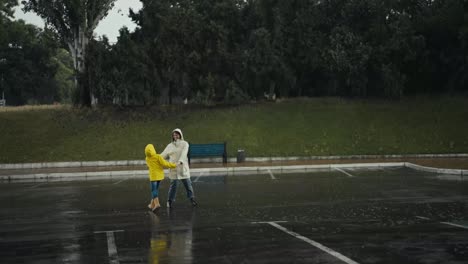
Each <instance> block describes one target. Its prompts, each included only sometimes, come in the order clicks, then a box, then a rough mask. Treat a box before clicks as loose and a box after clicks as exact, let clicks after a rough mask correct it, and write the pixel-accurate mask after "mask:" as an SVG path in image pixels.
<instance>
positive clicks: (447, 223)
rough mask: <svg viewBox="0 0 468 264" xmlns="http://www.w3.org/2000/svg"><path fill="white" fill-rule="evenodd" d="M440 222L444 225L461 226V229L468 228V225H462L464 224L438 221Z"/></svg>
mask: <svg viewBox="0 0 468 264" xmlns="http://www.w3.org/2000/svg"><path fill="white" fill-rule="evenodd" d="M440 223H441V224H445V225H451V226H455V227H460V228H463V229H468V226H464V225H459V224H454V223H450V222H440Z"/></svg>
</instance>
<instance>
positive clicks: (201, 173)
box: [193, 171, 203, 182]
mask: <svg viewBox="0 0 468 264" xmlns="http://www.w3.org/2000/svg"><path fill="white" fill-rule="evenodd" d="M202 175H203V171H202V172H200V174H199V175H198V177H197V178H196V179H195V180H194V181H193V182H198V179H200V177H201V176H202Z"/></svg>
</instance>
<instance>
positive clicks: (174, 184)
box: [167, 178, 193, 202]
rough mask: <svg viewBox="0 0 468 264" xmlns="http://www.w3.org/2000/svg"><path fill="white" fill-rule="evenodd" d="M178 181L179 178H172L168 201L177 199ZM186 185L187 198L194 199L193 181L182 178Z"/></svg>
mask: <svg viewBox="0 0 468 264" xmlns="http://www.w3.org/2000/svg"><path fill="white" fill-rule="evenodd" d="M177 181H178V180H171V185H170V186H169V193H168V198H167V200H168V201H171V202H173V201H175V196H176V191H177ZM180 181H181V182H182V183H183V184H184V187H185V190H186V191H187V198H189V199H192V198H193V187H192V181H191V180H190V178H189V179H181V180H180Z"/></svg>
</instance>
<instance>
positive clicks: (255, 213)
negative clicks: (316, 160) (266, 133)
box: [0, 169, 468, 264]
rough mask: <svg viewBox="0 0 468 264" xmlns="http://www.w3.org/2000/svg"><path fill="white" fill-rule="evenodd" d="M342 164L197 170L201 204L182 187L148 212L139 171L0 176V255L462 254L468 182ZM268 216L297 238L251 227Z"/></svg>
mask: <svg viewBox="0 0 468 264" xmlns="http://www.w3.org/2000/svg"><path fill="white" fill-rule="evenodd" d="M347 172H348V173H350V174H352V175H353V177H349V176H348V175H346V174H345V173H342V172H340V171H331V172H330V171H325V172H317V173H307V174H279V173H278V174H276V173H275V174H274V179H273V177H271V175H270V174H265V175H243V176H226V175H220V176H209V177H200V178H199V180H198V181H197V182H194V188H195V191H196V194H197V200H198V201H199V204H200V206H199V207H197V208H193V207H192V206H191V205H190V203H189V202H188V201H187V199H186V198H185V197H184V194H183V192H180V193H178V197H177V202H176V203H175V205H174V209H171V210H167V209H166V208H161V209H160V210H159V211H158V212H156V213H152V212H150V211H148V210H147V209H146V204H147V200H148V197H149V195H150V194H149V190H148V183H147V181H146V180H144V179H129V180H125V181H123V182H121V183H119V184H113V183H115V181H112V180H93V181H89V180H88V181H78V182H77V181H74V182H68V181H62V182H61V181H53V182H46V183H41V185H37V183H1V184H0V204H1V211H0V263H64V262H65V263H344V262H343V261H341V260H340V259H338V258H336V257H334V256H333V255H331V254H329V253H327V252H325V251H323V250H320V249H319V248H316V247H313V246H311V245H310V244H308V243H306V242H305V241H308V240H310V241H316V242H317V243H320V244H322V245H324V246H326V247H328V248H330V249H332V250H333V251H336V252H338V253H340V254H342V255H343V256H346V257H347V258H349V259H352V260H353V261H356V262H357V263H369V264H370V263H411V264H413V263H416V264H418V263H453V264H459V263H460V264H461V263H467V262H468V230H467V229H464V228H463V227H465V226H467V223H468V219H467V215H468V182H466V181H460V180H456V178H453V179H455V180H447V178H450V177H453V176H447V175H436V174H430V173H422V172H417V171H413V170H410V169H392V170H357V169H355V170H348V171H347ZM450 179H452V178H450ZM168 185H169V182H168V181H163V183H162V185H161V196H162V197H161V199H162V200H164V199H165V198H166V195H167V189H168ZM32 187H34V188H32ZM268 221H284V222H282V223H281V226H282V227H284V228H285V229H287V230H289V231H291V232H293V233H294V234H297V235H298V236H301V237H304V238H306V239H305V240H301V239H298V238H297V237H294V236H291V235H290V234H287V233H285V232H283V231H281V230H278V229H277V228H275V227H273V226H270V225H255V224H252V222H268ZM447 223H451V224H452V225H450V224H447ZM120 230H121V231H120ZM108 232H112V238H109V236H108ZM112 244H113V245H112ZM114 247H115V252H114Z"/></svg>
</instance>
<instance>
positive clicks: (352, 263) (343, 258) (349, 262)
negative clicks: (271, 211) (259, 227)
mask: <svg viewBox="0 0 468 264" xmlns="http://www.w3.org/2000/svg"><path fill="white" fill-rule="evenodd" d="M266 223H267V224H269V225H271V226H273V227H276V228H278V229H279V230H281V231H283V232H285V233H287V234H290V235H291V236H293V237H295V238H297V239H300V240H302V241H304V242H307V243H309V244H310V245H312V246H314V247H316V248H318V249H320V250H322V251H325V252H326V253H328V254H330V255H332V256H334V257H335V258H338V259H339V260H341V261H343V262H345V263H347V264H359V263H357V262H356V261H354V260H352V259H350V258H348V257H346V256H344V255H342V254H341V253H339V252H336V251H334V250H333V249H331V248H329V247H326V246H324V245H322V244H320V243H318V242H316V241H314V240H312V239H309V238H307V237H304V236H301V235H299V234H298V233H296V232H293V231H290V230H288V229H287V228H285V227H283V226H281V225H279V224H277V223H275V222H266Z"/></svg>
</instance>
